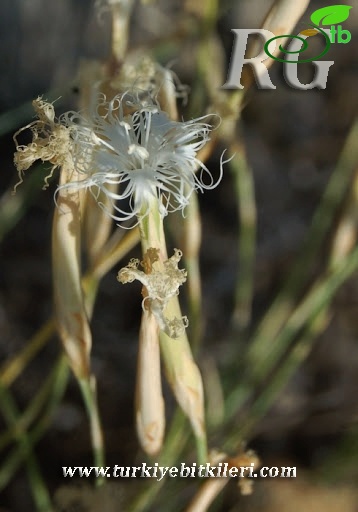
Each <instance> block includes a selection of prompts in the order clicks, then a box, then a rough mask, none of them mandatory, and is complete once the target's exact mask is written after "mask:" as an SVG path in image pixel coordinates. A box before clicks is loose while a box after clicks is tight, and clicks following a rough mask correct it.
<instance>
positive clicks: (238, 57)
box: [221, 28, 276, 89]
mask: <svg viewBox="0 0 358 512" xmlns="http://www.w3.org/2000/svg"><path fill="white" fill-rule="evenodd" d="M231 32H234V34H235V43H234V48H233V51H232V54H231V60H230V67H229V73H228V80H227V82H225V84H224V85H223V86H222V87H221V89H243V88H244V86H243V85H242V84H241V73H242V68H243V66H244V64H249V65H250V66H251V67H252V70H253V73H254V76H255V81H256V84H257V87H259V89H276V86H275V85H273V83H272V82H271V79H270V75H269V72H268V69H267V67H266V66H265V64H264V63H263V61H265V60H266V59H269V58H270V57H268V56H267V55H266V53H265V51H264V50H262V52H261V53H259V55H257V56H256V57H251V58H249V59H245V52H246V46H247V40H248V37H249V35H250V34H259V35H260V36H261V37H262V38H263V39H264V43H263V44H265V43H266V42H267V41H268V40H269V39H272V38H273V37H275V34H273V33H272V32H270V31H269V30H265V29H241V28H234V29H232V31H231ZM270 44H271V43H270ZM274 44H276V41H273V42H272V45H274ZM270 51H271V53H273V52H274V51H275V48H273V46H270Z"/></svg>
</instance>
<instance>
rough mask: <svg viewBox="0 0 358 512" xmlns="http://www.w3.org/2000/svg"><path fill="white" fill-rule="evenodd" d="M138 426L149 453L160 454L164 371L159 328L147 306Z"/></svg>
mask: <svg viewBox="0 0 358 512" xmlns="http://www.w3.org/2000/svg"><path fill="white" fill-rule="evenodd" d="M136 426H137V435H138V439H139V442H140V444H141V446H142V448H143V450H144V451H145V452H146V453H147V454H148V455H152V456H154V455H157V454H158V452H159V451H160V449H161V447H162V444H163V437H164V431H165V413H164V400H163V395H162V383H161V374H160V346H159V327H158V324H157V321H156V319H155V317H154V315H153V314H152V313H151V312H150V311H149V310H147V309H144V311H143V314H142V321H141V326H140V333H139V352H138V367H137V386H136Z"/></svg>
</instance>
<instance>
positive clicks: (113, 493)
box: [0, 0, 358, 512]
mask: <svg viewBox="0 0 358 512" xmlns="http://www.w3.org/2000/svg"><path fill="white" fill-rule="evenodd" d="M340 3H342V4H346V5H352V6H353V9H352V11H351V14H350V17H349V19H348V20H347V21H345V22H344V28H346V29H348V30H350V31H351V33H352V39H351V41H350V42H349V43H348V44H333V45H332V47H331V49H330V52H329V60H334V65H333V66H332V67H331V69H330V71H329V76H328V81H327V87H326V89H324V90H316V89H313V90H309V91H297V90H295V89H292V88H290V87H288V85H287V84H286V82H285V81H284V79H283V76H282V65H281V64H280V63H275V64H274V65H273V66H272V68H271V69H270V76H271V79H272V82H273V83H274V84H275V85H276V86H277V88H276V90H272V91H268V90H259V89H257V88H256V86H255V85H253V86H252V87H251V88H250V90H249V91H248V92H247V94H246V95H245V98H244V102H243V105H242V115H241V119H240V121H239V123H238V125H237V134H236V138H237V140H238V141H240V143H241V144H242V146H244V147H245V152H246V157H247V164H248V166H249V167H250V169H251V172H252V177H253V182H254V191H255V199H256V212H257V225H256V228H257V231H256V251H255V255H254V260H253V276H254V293H253V306H252V319H251V322H250V323H249V325H247V326H245V328H244V329H240V328H237V326H235V323H234V322H233V315H234V313H235V308H236V304H235V293H236V282H237V279H238V278H239V277H240V272H241V268H240V246H239V245H238V239H239V236H240V232H241V231H240V230H241V227H242V226H241V224H240V218H238V198H237V195H236V193H235V190H236V182H235V176H234V175H233V172H231V171H230V168H229V166H227V167H226V168H225V172H224V177H223V180H222V182H221V184H220V186H219V187H218V188H217V189H215V190H214V191H209V192H207V193H206V194H204V195H200V196H199V202H200V206H201V215H202V229H203V241H202V247H201V252H200V263H201V272H202V290H203V293H202V301H203V341H202V344H201V347H200V350H199V354H198V362H199V365H200V366H201V368H202V370H203V375H204V380H205V379H207V381H208V382H209V383H211V385H212V383H213V379H214V377H213V375H214V374H215V375H216V374H218V375H220V378H221V380H222V381H223V394H224V396H225V392H226V389H229V388H230V386H231V387H235V385H236V383H239V382H240V378H241V375H242V374H243V373H245V367H244V364H245V363H244V362H243V361H244V359H242V360H241V357H240V354H241V352H242V353H243V354H244V353H245V350H246V349H247V346H248V344H249V343H250V340H251V337H252V336H253V333H255V329H256V327H257V325H258V324H259V322H260V320H261V318H262V317H263V315H264V314H265V312H266V311H267V310H268V308H269V307H270V305H271V304H272V303H273V301H274V299H275V297H277V295H278V294H279V292H280V290H281V289H282V287H283V286H284V285H285V283H286V282H287V280H288V279H289V277H290V275H291V273H292V272H293V270H292V269H293V268H294V264H295V261H296V260H297V257H298V255H299V253H300V251H301V249H302V246H303V243H304V240H305V237H306V236H307V233H308V231H309V228H310V225H311V223H312V219H313V216H314V214H315V212H316V211H317V208H318V207H319V205H320V204H321V200H322V197H323V194H324V191H325V189H326V186H327V184H328V183H329V180H330V178H331V176H332V174H333V173H334V172H335V170H336V169H337V162H338V161H339V157H340V155H341V153H342V151H343V148H344V146H345V143H346V142H347V139H348V136H349V133H350V130H351V128H352V126H353V123H354V121H355V118H356V116H357V111H358V95H357V87H358V67H357V61H358V44H357V38H358V4H357V2H356V0H351V1H350V2H340ZM272 4H273V2H270V1H266V0H238V1H235V2H234V1H232V0H224V1H222V2H219V8H218V15H217V19H216V20H215V23H214V25H213V26H214V29H215V31H216V33H217V35H218V38H219V40H220V42H221V44H222V50H223V53H222V59H221V60H220V62H218V61H215V59H214V57H213V56H211V55H208V56H207V57H208V61H212V69H211V73H212V75H213V80H216V78H215V75H216V73H220V72H221V70H224V78H225V77H226V71H227V70H228V66H229V61H230V55H231V50H232V45H233V34H232V33H231V29H233V28H258V27H260V26H261V24H262V21H263V19H264V17H265V14H266V13H267V12H268V11H269V9H270V7H271V6H272ZM326 5H328V3H327V1H325V2H321V1H319V0H313V1H311V3H310V5H309V7H308V10H307V13H306V14H305V15H304V16H303V18H302V19H301V20H300V22H299V24H298V25H297V28H296V30H295V31H294V32H293V33H294V34H296V33H298V32H299V31H300V30H303V29H304V28H306V27H307V23H308V22H309V14H310V13H311V12H312V11H313V10H316V9H318V8H320V7H325V6H326ZM93 7H94V6H93V3H92V2H90V1H87V0H61V2H55V1H51V0H50V1H45V0H31V2H30V1H28V0H12V1H9V0H2V2H1V5H0V42H1V59H0V114H1V115H0V134H1V140H0V148H1V163H2V165H1V168H2V172H1V174H0V187H1V196H0V242H1V245H0V257H1V265H0V364H2V365H3V366H2V368H5V367H6V364H8V362H9V361H11V360H12V358H13V357H15V355H16V354H17V353H19V351H21V350H22V349H23V348H24V346H25V345H26V343H27V342H28V340H29V339H31V338H32V337H33V336H34V334H35V333H36V332H37V331H38V330H39V328H40V327H41V326H43V325H44V324H46V322H47V321H48V319H49V318H50V317H51V315H52V286H51V254H50V243H51V219H52V213H53V208H54V202H53V192H54V190H55V188H56V177H55V179H54V180H52V183H51V185H50V188H49V190H47V191H42V190H41V187H42V175H41V173H39V172H37V173H34V174H33V175H31V171H29V172H28V173H27V175H26V178H25V183H24V184H23V185H22V187H20V189H18V193H17V195H15V196H11V190H12V188H13V186H14V185H15V183H16V181H17V173H16V170H15V168H14V165H13V153H14V150H15V147H14V143H13V140H12V136H13V133H14V132H15V131H16V130H17V129H18V128H19V127H21V126H24V125H26V124H27V123H29V122H31V121H32V120H33V111H32V107H31V101H32V100H33V99H34V98H36V97H37V96H39V95H43V96H44V98H51V99H52V100H55V99H56V98H59V99H58V100H57V103H55V106H56V113H57V114H60V113H61V112H63V111H66V110H68V109H69V108H76V106H77V103H78V97H79V89H78V88H79V83H78V70H79V66H80V63H81V62H82V61H83V60H84V59H99V60H104V59H106V58H107V57H108V55H109V52H110V22H109V21H110V20H109V16H108V13H105V12H104V13H102V14H101V15H100V17H98V16H97V15H96V13H95V11H94V8H93ZM200 9H201V3H200V2H199V1H197V2H195V1H191V2H190V1H187V2H181V1H179V0H178V1H175V0H171V1H167V2H165V1H164V0H163V1H153V2H148V3H147V4H146V5H142V4H140V3H139V2H137V3H136V4H135V7H134V12H133V14H132V18H131V28H130V41H129V49H132V50H133V49H140V48H142V47H145V48H146V49H148V48H153V52H154V54H155V56H156V58H157V59H158V60H159V61H160V62H161V64H163V65H166V64H168V62H170V63H171V65H172V67H173V69H174V70H175V72H176V73H177V75H178V76H179V78H180V80H181V82H182V83H184V84H188V85H189V86H190V87H192V91H193V94H194V93H195V94H196V98H197V99H196V100H195V101H196V102H197V103H195V104H194V110H195V116H199V115H203V114H204V113H205V111H200V109H201V108H203V109H204V110H205V108H206V107H207V106H208V103H207V101H208V100H207V96H206V94H205V91H203V93H202V95H201V94H200V88H199V89H198V82H197V74H198V71H197V69H196V66H197V61H196V54H195V48H196V47H197V45H198V42H199V41H200V37H201V36H202V33H201V32H200V31H199V29H198V27H200V16H201V14H200ZM325 58H326V59H327V60H328V55H327V57H325ZM214 64H215V65H214ZM216 65H217V67H216ZM304 66H306V67H305V68H303V69H302V71H301V69H300V73H302V77H304V76H305V77H307V76H308V79H307V81H310V78H309V76H310V73H312V69H311V68H312V66H311V64H308V65H304ZM302 80H303V78H302ZM222 83H224V82H222ZM199 84H200V82H199ZM189 98H190V96H189ZM205 102H206V103H205ZM202 104H203V105H202ZM191 106H193V103H192V104H191ZM181 114H182V115H183V116H184V118H186V119H187V118H188V116H190V112H189V109H187V108H186V107H182V109H181ZM357 143H358V141H357ZM222 149H224V146H223V145H220V144H219V145H218V147H217V149H216V150H215V152H214V154H213V155H212V156H211V157H210V160H209V161H208V163H207V165H208V167H209V168H210V169H213V170H214V171H213V172H214V173H215V169H218V163H219V158H220V153H221V151H222ZM352 165H353V164H352ZM354 170H355V171H357V170H358V169H357V160H356V161H355V169H352V172H351V178H350V180H348V183H349V185H348V186H347V187H346V188H345V189H344V190H343V191H339V193H338V192H337V194H339V196H338V199H337V203H338V206H337V208H336V210H335V212H334V214H333V216H332V222H330V224H329V226H328V228H327V229H326V228H325V229H326V232H325V234H324V237H323V240H322V243H321V244H320V245H319V247H317V250H316V252H315V253H314V255H313V257H312V258H311V259H310V260H309V261H307V275H306V284H305V287H304V288H303V289H302V290H301V291H300V292H299V293H298V298H297V297H296V299H297V300H299V299H300V298H302V297H303V296H304V293H305V292H306V291H307V290H308V289H309V287H310V285H311V283H313V282H314V281H315V280H316V278H317V276H321V271H322V269H323V267H324V266H325V265H326V263H327V259H328V258H329V254H330V251H331V247H332V246H331V244H332V240H333V239H334V236H335V233H336V230H337V227H338V226H339V225H340V221H341V219H342V218H343V217H342V216H343V215H344V214H345V212H346V207H347V204H348V203H349V204H350V205H351V206H350V208H351V209H350V210H349V211H350V215H351V217H350V218H351V219H353V221H354V222H353V221H352V222H353V225H354V228H353V230H354V231H355V222H356V220H357V218H358V215H357V204H356V203H354V201H353V205H352V200H351V195H350V193H351V192H352V190H353V189H354V186H355V187H357V185H354V183H355V181H354V178H355V175H354ZM342 179H343V178H342ZM344 179H345V178H344ZM337 182H338V183H339V176H338V178H337ZM334 201H335V199H333V202H334ZM327 204H328V205H329V201H328V202H327ZM328 214H329V215H330V211H329V213H328ZM322 218H323V221H324V218H325V217H324V212H323V217H322ZM323 223H324V222H323ZM173 231H174V232H175V228H174V230H173ZM169 236H170V235H169ZM138 255H139V249H138V248H137V249H134V250H133V251H132V253H131V254H130V255H128V258H126V259H125V262H124V264H126V262H127V261H128V260H129V257H132V256H135V257H137V256H138ZM300 261H301V269H302V266H303V269H304V266H305V259H304V258H301V260H300ZM121 266H123V265H117V266H116V267H115V268H114V269H113V270H112V271H111V272H110V273H109V274H108V275H107V276H106V277H105V278H104V279H103V280H102V282H101V285H100V289H99V293H98V297H97V301H96V305H95V311H94V314H93V321H92V327H93V340H94V346H93V356H92V361H93V370H94V373H95V374H96V376H97V379H98V395H99V404H100V410H101V413H102V420H103V424H104V429H105V438H106V447H107V465H114V464H120V465H135V462H139V461H142V460H144V456H143V454H141V452H140V451H139V448H138V443H137V440H136V435H135V428H134V422H133V409H134V398H133V390H134V385H135V371H136V354H137V338H138V326H139V320H140V314H141V308H140V302H141V299H140V296H139V294H138V288H135V287H134V286H133V287H131V286H126V287H124V286H121V285H119V283H118V282H117V280H116V274H117V272H118V270H119V268H121ZM134 288H135V289H134ZM296 299H295V300H296ZM328 306H329V307H328ZM328 306H327V308H328V309H327V311H326V313H327V316H326V322H325V327H324V328H322V329H318V334H317V336H314V341H312V343H311V344H310V346H309V349H307V353H306V356H305V357H304V358H302V364H300V365H298V367H297V368H296V369H295V371H293V372H292V374H290V376H289V378H288V379H287V382H285V383H284V385H282V386H281V387H280V388H279V389H278V390H277V394H276V396H275V400H274V401H273V403H272V405H270V407H269V408H268V410H267V411H266V412H265V414H263V415H262V417H260V419H259V420H258V421H257V422H256V423H255V425H254V426H253V427H252V429H251V431H250V433H249V435H247V436H246V438H247V439H248V446H249V447H250V448H253V449H255V450H256V451H257V453H258V455H259V457H260V459H261V461H263V462H264V465H265V466H289V465H290V466H297V468H298V469H297V474H298V478H297V479H296V480H293V479H292V480H291V481H288V480H287V481H284V480H282V479H272V480H270V481H264V480H262V481H261V480H259V479H258V481H257V482H255V488H254V492H253V494H252V495H251V496H249V497H240V494H239V491H238V490H237V487H236V486H235V485H234V483H230V484H229V485H228V486H227V489H226V490H225V492H224V493H223V494H222V495H221V496H220V497H219V499H218V501H217V502H216V505H215V507H216V508H213V509H212V510H221V511H238V510H240V511H247V512H255V511H257V510H260V511H261V512H263V511H265V512H271V511H275V512H280V511H285V512H291V511H292V512H299V511H301V510H305V511H309V510H312V511H315V512H316V511H317V512H321V511H322V512H326V511H336V510H337V511H338V510H340V511H342V510H344V511H347V512H350V511H352V512H353V511H356V510H358V493H357V491H356V486H355V484H356V483H357V478H358V469H357V467H358V465H357V461H358V425H357V418H358V416H357V415H358V407H357V398H356V397H357V396H358V345H357V335H358V323H357V317H358V280H357V276H356V274H354V273H353V275H352V276H350V278H349V279H347V280H346V281H345V282H344V284H343V285H342V286H341V287H339V289H338V291H337V293H336V294H335V295H334V298H333V301H332V302H330V303H329V305H328ZM184 309H185V306H184ZM301 334H302V333H301V331H300V332H299V333H297V336H296V338H297V339H298V337H299V336H298V335H301ZM59 351H60V344H59V341H58V339H57V337H56V336H51V339H49V342H48V343H46V344H45V345H44V346H43V347H42V349H41V350H40V351H39V352H38V353H37V354H36V356H35V357H34V358H33V359H32V361H31V362H30V363H29V364H28V365H27V366H26V368H25V369H24V370H23V371H22V372H21V374H20V375H19V376H18V377H17V379H16V380H15V381H14V382H13V383H12V385H11V392H12V394H13V397H14V399H15V400H16V403H17V406H18V408H19V409H21V410H23V409H24V408H25V407H26V404H28V403H29V401H30V400H31V399H32V397H33V396H34V395H35V394H36V392H37V391H38V390H39V389H40V388H41V386H42V385H43V380H44V374H46V373H47V370H48V369H49V368H50V367H51V366H52V365H53V364H54V361H55V360H56V357H57V356H58V354H59ZM279 363H280V362H279V361H278V366H279ZM213 368H214V369H213ZM270 377H271V374H270V375H268V377H267V379H268V381H269V379H270ZM265 385H266V384H265V382H263V383H261V387H262V386H265ZM225 386H226V387H225ZM165 393H166V400H167V401H168V403H169V405H168V409H169V414H171V412H172V411H173V410H174V401H173V399H172V397H171V394H170V392H169V390H168V389H165ZM207 393H208V390H207ZM219 394H220V393H219ZM209 402H210V400H209ZM214 407H215V405H214ZM249 408H250V405H249V404H246V405H245V407H243V408H242V409H238V410H237V412H236V413H235V414H233V415H232V416H231V418H230V420H229V421H228V422H227V423H225V424H221V425H220V424H219V426H218V428H216V429H215V428H214V427H213V429H212V433H211V434H210V435H209V444H210V445H211V446H212V447H219V448H220V446H221V445H223V444H224V442H225V439H226V436H227V435H232V433H233V432H235V428H236V425H237V428H238V429H239V427H240V421H241V419H242V415H245V414H247V409H249ZM0 425H1V427H2V428H3V429H4V431H5V427H6V423H5V421H4V418H2V419H1V418H0ZM229 432H230V434H229ZM1 446H2V445H1ZM10 453H11V445H10V446H6V447H4V448H3V449H2V452H1V455H0V464H1V460H3V461H4V462H5V460H6V457H8V456H9V454H10ZM36 455H37V457H38V461H39V465H40V467H41V470H42V473H43V477H44V479H45V481H46V483H47V485H48V486H49V489H50V492H51V493H52V494H53V495H55V496H56V500H57V501H56V503H57V509H56V510H61V511H68V512H69V511H71V512H80V511H83V512H84V511H95V510H101V511H106V510H108V511H109V512H110V511H112V510H116V511H117V510H118V511H122V510H123V511H126V510H129V508H127V505H126V503H127V501H126V500H127V497H128V494H129V495H135V494H136V493H137V492H140V491H138V488H139V489H140V487H138V488H137V487H136V486H137V485H139V484H140V485H142V482H139V483H138V482H115V483H113V485H112V483H111V485H110V486H109V488H107V491H100V494H96V493H94V491H92V490H91V488H90V487H89V484H88V482H81V485H77V483H76V485H75V482H70V481H68V482H67V481H66V482H65V481H64V479H63V477H62V473H61V466H84V465H91V446H90V438H89V433H88V426H87V418H86V414H85V410H84V407H83V404H82V400H81V396H80V393H79V390H78V387H77V383H76V381H75V380H74V379H73V378H71V380H70V382H69V385H68V387H67V390H66V392H65V395H64V398H63V399H62V401H61V403H60V405H59V406H58V408H57V410H56V412H55V415H54V417H53V418H52V420H51V423H50V425H49V428H48V429H47V431H46V433H45V434H44V435H43V436H42V438H41V439H40V440H39V442H38V444H37V446H36ZM0 482H1V478H0ZM3 487H4V488H3V490H2V491H1V492H0V511H1V512H27V511H29V512H30V511H32V510H34V508H33V505H32V498H31V493H30V490H29V484H28V475H27V472H26V465H25V464H20V466H19V469H18V470H17V471H16V472H15V473H14V474H13V475H12V476H11V479H10V480H9V482H8V483H7V484H6V485H5V486H3ZM170 493H172V495H173V496H176V495H179V496H181V498H180V500H181V501H179V504H178V505H177V507H178V508H176V509H174V510H184V509H183V508H181V507H182V506H183V505H182V504H183V502H184V501H185V502H189V501H190V496H192V493H193V489H187V488H185V487H183V485H181V486H180V485H179V487H178V488H175V486H174V485H172V482H171V483H170V486H169V485H168V489H167V490H166V491H165V499H164V498H163V500H164V501H161V499H160V498H159V501H157V502H154V503H153V504H150V505H148V507H149V508H147V509H145V510H153V511H154V510H156V511H158V510H169V508H166V506H167V505H166V504H165V503H167V502H166V501H165V500H168V496H171V494H170ZM178 493H179V494H178ZM107 501H108V502H107ZM143 510H144V509H143ZM171 510H173V508H172V509H171ZM210 510H211V509H210Z"/></svg>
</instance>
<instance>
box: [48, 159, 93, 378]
mask: <svg viewBox="0 0 358 512" xmlns="http://www.w3.org/2000/svg"><path fill="white" fill-rule="evenodd" d="M74 175H76V172H75V171H73V169H68V168H67V167H66V166H63V167H62V169H61V175H60V184H61V185H62V184H65V183H68V182H69V181H70V179H71V178H73V177H74ZM80 240H81V225H80V201H79V191H78V190H72V189H63V190H61V191H59V192H58V195H57V208H55V212H54V218H53V225H52V266H53V287H54V303H55V316H56V323H57V327H58V332H59V334H60V337H61V341H62V344H63V347H64V350H65V352H66V354H67V356H68V359H69V363H70V366H71V368H72V370H73V371H74V373H75V375H76V377H77V378H87V377H89V375H90V362H89V359H90V351H91V345H92V339H91V331H90V327H89V323H88V319H87V315H86V312H85V306H84V300H83V293H82V287H81V267H80Z"/></svg>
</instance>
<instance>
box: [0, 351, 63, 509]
mask: <svg viewBox="0 0 358 512" xmlns="http://www.w3.org/2000/svg"><path fill="white" fill-rule="evenodd" d="M52 375H53V387H52V390H51V396H50V398H49V400H48V403H47V407H46V409H45V411H44V413H43V415H42V417H41V418H40V419H39V420H38V422H37V424H36V426H35V427H34V428H33V430H32V431H31V432H29V433H26V432H21V431H20V434H22V435H26V436H27V443H28V445H29V446H28V447H29V448H32V447H34V446H35V444H36V443H37V442H38V441H39V439H41V437H42V436H43V434H44V432H45V431H46V430H47V428H48V426H49V424H50V422H51V421H52V418H53V414H54V412H55V410H56V408H57V406H58V404H59V403H60V401H61V399H62V397H63V394H64V392H65V389H66V386H67V382H68V377H69V368H68V364H67V360H66V358H65V357H64V356H61V358H60V360H59V362H58V363H57V364H56V366H55V369H54V371H53V372H52ZM17 425H18V422H16V428H15V429H14V430H15V432H16V434H17V431H16V429H17ZM24 459H27V451H25V450H24V449H23V448H22V446H18V447H16V448H15V449H14V450H13V451H12V452H11V454H10V455H9V456H8V457H7V458H6V459H5V461H4V463H3V464H2V466H1V469H0V490H2V489H3V488H4V487H6V485H7V484H8V482H9V481H10V480H11V478H12V477H13V475H14V473H15V471H16V470H17V469H18V468H19V466H20V464H21V462H22V461H23V460H24ZM30 482H31V480H30ZM43 510H46V511H47V510H48V511H49V510H51V508H49V509H46V508H45V509H43Z"/></svg>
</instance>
